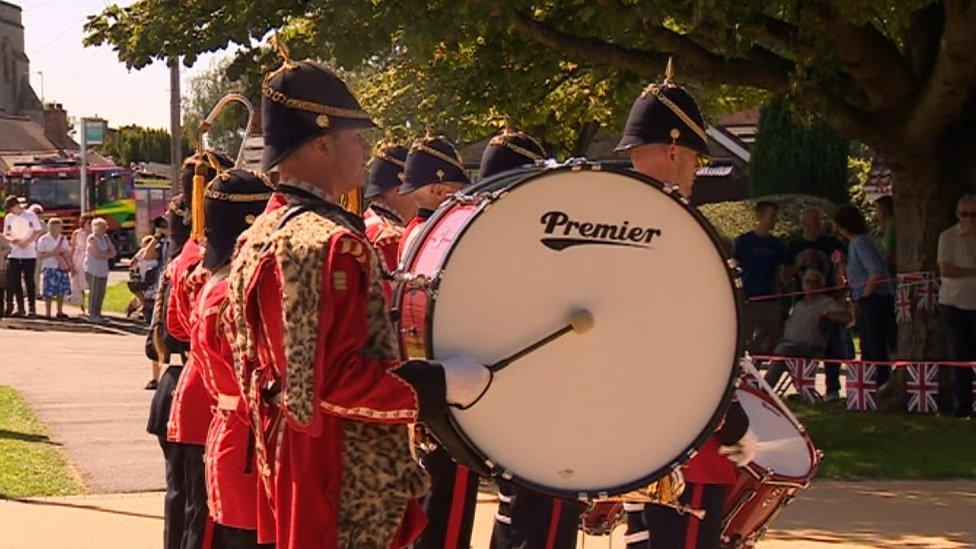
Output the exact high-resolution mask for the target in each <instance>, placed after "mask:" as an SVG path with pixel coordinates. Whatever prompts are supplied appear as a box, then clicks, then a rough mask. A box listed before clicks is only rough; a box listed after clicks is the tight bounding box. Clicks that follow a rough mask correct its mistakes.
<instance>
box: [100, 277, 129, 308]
mask: <svg viewBox="0 0 976 549" xmlns="http://www.w3.org/2000/svg"><path fill="white" fill-rule="evenodd" d="M130 299H132V292H130V291H129V286H128V285H126V283H125V282H119V283H117V284H112V285H111V286H109V287H108V288H106V290H105V302H104V303H102V311H104V312H106V313H118V314H121V315H124V314H125V306H126V305H128V304H129V300H130Z"/></svg>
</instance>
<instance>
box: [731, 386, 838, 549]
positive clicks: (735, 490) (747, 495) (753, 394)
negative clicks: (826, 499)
mask: <svg viewBox="0 0 976 549" xmlns="http://www.w3.org/2000/svg"><path fill="white" fill-rule="evenodd" d="M736 395H737V396H738V398H739V403H740V404H742V407H743V408H744V409H745V411H746V414H747V415H748V416H749V426H750V427H751V428H752V430H753V432H755V434H756V438H757V439H758V441H759V443H758V446H757V449H756V458H755V459H754V460H753V461H752V463H750V464H749V465H747V466H745V467H743V468H741V469H739V477H738V480H737V481H736V484H735V486H733V487H732V488H731V489H730V490H729V491H728V493H727V495H726V497H725V504H724V506H723V510H722V516H723V522H722V546H723V547H750V546H752V545H754V544H755V543H756V542H758V541H759V540H760V539H761V538H762V536H763V535H764V534H765V533H766V528H767V527H768V526H769V524H770V523H771V522H772V520H773V519H774V518H775V517H776V515H777V514H779V512H780V511H782V509H783V507H784V506H786V505H787V504H789V503H790V501H792V500H793V498H794V497H796V495H797V493H798V492H799V491H800V490H803V489H804V488H806V487H807V486H808V485H809V484H810V480H811V479H812V478H813V477H814V475H816V473H817V468H818V467H819V466H820V452H819V451H818V450H817V449H816V448H815V447H814V445H813V441H812V440H811V439H810V436H809V435H807V433H806V431H805V430H804V429H803V426H802V425H800V424H799V423H798V422H797V421H796V420H795V418H793V416H792V415H791V414H789V413H787V412H785V411H784V410H783V409H782V408H781V407H780V404H779V403H778V402H776V401H775V400H774V399H773V398H771V397H770V396H769V395H767V394H766V393H765V392H763V391H761V390H759V389H754V388H752V387H740V388H739V390H738V391H737V392H736Z"/></svg>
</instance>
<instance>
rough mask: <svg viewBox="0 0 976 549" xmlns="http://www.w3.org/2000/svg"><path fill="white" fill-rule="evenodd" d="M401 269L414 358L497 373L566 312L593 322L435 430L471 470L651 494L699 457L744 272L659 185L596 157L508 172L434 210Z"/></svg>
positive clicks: (512, 370)
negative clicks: (464, 359)
mask: <svg viewBox="0 0 976 549" xmlns="http://www.w3.org/2000/svg"><path fill="white" fill-rule="evenodd" d="M400 267H401V269H402V270H404V271H406V276H405V277H404V278H406V279H408V280H410V279H411V278H412V280H410V281H408V282H404V283H401V284H400V285H399V286H398V287H397V288H396V292H395V295H394V303H395V305H396V308H397V310H398V313H399V321H398V330H399V334H400V340H401V346H402V350H403V352H404V354H405V355H406V356H409V357H424V358H432V359H436V358H439V357H440V358H443V357H449V356H452V355H457V354H466V355H470V356H473V357H475V358H477V359H478V360H481V361H483V362H484V363H485V364H491V363H493V362H495V361H498V360H500V359H502V358H503V357H507V356H509V355H510V354H512V353H513V352H514V351H517V350H519V349H523V348H525V347H526V346H527V345H529V344H530V343H532V342H535V341H538V340H540V339H541V338H542V337H544V336H546V335H548V334H550V333H552V332H553V331H554V330H556V329H558V328H560V327H561V326H562V325H565V323H566V317H567V315H568V314H569V313H570V312H572V311H574V310H577V309H581V308H582V309H586V310H588V311H589V312H591V313H592V315H593V319H594V321H595V324H594V326H593V328H592V329H590V330H589V331H588V332H586V333H582V334H576V333H570V334H568V335H566V336H565V337H561V338H559V339H556V340H555V341H553V342H552V343H549V344H547V345H545V346H544V347H542V348H540V349H538V350H536V351H534V352H532V353H530V354H528V355H526V356H524V357H522V358H520V359H519V360H517V361H515V362H513V363H512V364H511V365H510V366H508V367H507V368H505V369H504V370H501V371H498V372H496V373H495V375H494V378H493V381H492V383H491V385H490V387H489V389H488V390H487V391H486V393H485V394H484V396H483V397H482V398H481V399H480V400H479V401H478V402H477V403H476V404H474V405H473V406H471V407H469V408H467V409H465V410H460V409H452V411H451V417H450V418H449V419H450V427H449V429H448V430H449V431H450V432H445V429H444V428H441V429H440V431H437V429H435V435H436V436H437V437H438V438H442V437H453V438H456V439H459V440H460V442H461V444H463V445H464V446H465V448H466V450H470V452H467V451H466V452H465V453H466V454H468V455H469V456H474V458H473V459H474V460H477V462H478V463H477V464H476V465H477V467H476V470H479V471H481V472H488V473H489V474H493V475H501V476H502V477H503V478H505V479H508V480H512V481H513V482H515V483H517V484H520V485H522V486H526V487H528V488H530V489H532V490H535V491H538V492H543V493H547V494H550V495H553V496H556V497H562V498H565V499H593V498H598V497H606V496H608V495H615V494H621V493H626V492H629V491H632V490H636V489H640V488H644V487H646V486H647V485H648V484H649V483H651V482H652V481H654V480H656V479H657V478H659V477H661V476H662V475H664V474H667V473H668V472H669V471H670V470H671V469H673V468H674V467H676V466H677V465H679V464H680V463H683V462H684V461H686V460H687V459H689V458H690V456H691V455H693V453H694V452H695V451H696V449H697V448H699V447H700V446H701V445H702V444H703V443H704V441H705V440H706V439H707V438H708V436H709V435H710V434H711V433H712V432H713V431H714V430H715V428H716V426H717V425H718V423H719V421H721V419H722V417H723V415H724V413H725V410H726V408H727V406H728V403H729V401H730V399H731V396H732V392H733V389H734V384H733V380H734V379H735V378H736V375H737V369H738V365H737V357H738V356H739V355H740V354H741V351H742V336H741V333H740V321H739V311H740V308H741V307H740V304H741V297H740V292H739V290H738V281H737V278H736V274H735V272H734V270H733V268H732V264H731V262H730V261H729V257H728V255H727V253H726V252H725V249H724V247H723V244H722V242H721V240H720V239H719V237H718V236H717V234H716V233H715V231H714V230H713V229H712V228H711V225H709V223H708V222H707V221H706V220H705V219H704V218H703V217H702V216H701V215H700V214H699V213H698V212H697V211H696V210H695V209H694V208H692V207H690V206H689V205H688V203H687V201H686V200H684V199H683V198H682V197H680V196H679V194H678V193H677V191H676V190H674V189H672V188H666V187H665V186H663V185H662V184H660V183H658V182H656V181H654V180H652V179H649V178H646V177H644V176H641V175H639V174H636V173H634V172H630V171H623V170H616V169H601V168H600V166H598V165H590V164H579V165H574V166H563V167H559V168H543V167H539V168H532V169H523V170H519V171H517V172H508V173H505V174H501V175H500V176H498V177H496V178H493V179H490V180H486V181H485V182H483V183H480V184H479V185H476V186H474V187H473V188H472V190H468V191H463V192H462V193H459V194H457V195H455V196H454V197H453V198H452V199H450V200H448V201H446V202H445V203H444V204H442V205H441V207H440V208H438V210H437V211H436V212H435V213H434V214H433V215H432V216H431V218H430V219H429V220H428V221H427V223H426V224H425V225H424V227H423V228H422V230H421V232H420V234H419V236H418V237H417V238H415V239H414V240H413V242H412V243H411V244H410V245H409V247H408V248H407V249H406V252H405V254H404V257H403V261H402V263H401V265H400ZM703 342H706V344H703ZM446 446H448V447H449V448H450V445H449V444H446ZM455 457H456V458H458V457H459V456H458V455H457V453H455ZM459 460H460V461H465V463H466V464H469V463H470V460H464V459H459Z"/></svg>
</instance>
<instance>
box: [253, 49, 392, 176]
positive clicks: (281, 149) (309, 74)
mask: <svg viewBox="0 0 976 549" xmlns="http://www.w3.org/2000/svg"><path fill="white" fill-rule="evenodd" d="M275 47H276V48H277V49H278V53H279V54H280V55H281V57H282V58H284V64H283V65H282V66H281V67H280V68H278V70H276V71H274V72H272V73H270V74H268V75H267V76H266V77H265V79H264V83H263V84H262V86H261V95H262V97H261V128H262V130H263V132H264V155H263V157H262V159H261V167H262V168H263V169H265V170H270V169H271V168H273V167H275V166H277V165H278V164H279V163H280V162H281V161H282V160H284V158H285V157H286V156H288V155H289V154H290V153H292V152H294V151H295V150H296V149H298V148H299V147H301V146H302V145H304V144H305V143H307V142H308V141H309V140H311V139H313V138H315V137H318V136H320V135H325V134H328V133H330V132H333V131H336V130H343V129H352V128H362V129H368V128H375V127H376V124H375V123H374V122H373V121H372V120H371V119H370V117H369V115H368V114H366V113H365V112H363V109H362V107H361V106H360V105H359V101H357V100H356V97H355V96H354V95H353V94H352V92H350V91H349V87H348V86H346V83H345V82H343V81H342V79H341V78H339V76H338V75H336V73H335V72H333V71H332V70H331V69H329V68H328V67H326V66H325V65H323V64H321V63H317V62H314V61H311V60H308V59H306V60H304V61H293V60H292V59H291V58H290V57H289V56H288V50H287V49H286V48H285V47H284V45H283V44H282V43H281V42H277V41H276V43H275Z"/></svg>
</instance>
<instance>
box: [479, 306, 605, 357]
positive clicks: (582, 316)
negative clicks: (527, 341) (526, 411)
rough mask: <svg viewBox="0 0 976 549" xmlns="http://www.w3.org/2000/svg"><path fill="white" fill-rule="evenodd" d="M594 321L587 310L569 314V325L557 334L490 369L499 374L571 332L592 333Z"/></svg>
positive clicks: (554, 333)
mask: <svg viewBox="0 0 976 549" xmlns="http://www.w3.org/2000/svg"><path fill="white" fill-rule="evenodd" d="M593 324H594V320H593V313H591V312H590V311H587V310H586V309H577V310H575V311H573V312H571V313H569V318H568V319H567V324H566V325H565V326H563V327H562V328H560V329H558V330H556V331H555V332H553V333H551V334H549V335H547V336H546V337H544V338H542V339H540V340H539V341H536V342H535V343H533V344H531V345H529V346H528V347H526V348H524V349H522V350H521V351H517V352H515V353H513V354H511V355H508V356H507V357H505V358H503V359H501V360H499V361H498V362H496V363H494V364H490V365H489V366H488V369H489V370H491V371H492V372H498V371H501V370H503V369H505V368H506V367H507V366H508V365H509V364H511V363H513V362H515V361H516V360H518V359H520V358H522V357H524V356H525V355H527V354H529V353H531V352H533V351H537V350H539V349H540V348H541V347H544V346H546V345H548V344H549V343H552V342H553V341H555V340H557V339H559V338H560V337H562V336H564V335H566V334H568V333H569V332H576V333H578V334H582V333H585V332H588V331H590V330H591V329H592V328H593Z"/></svg>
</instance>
